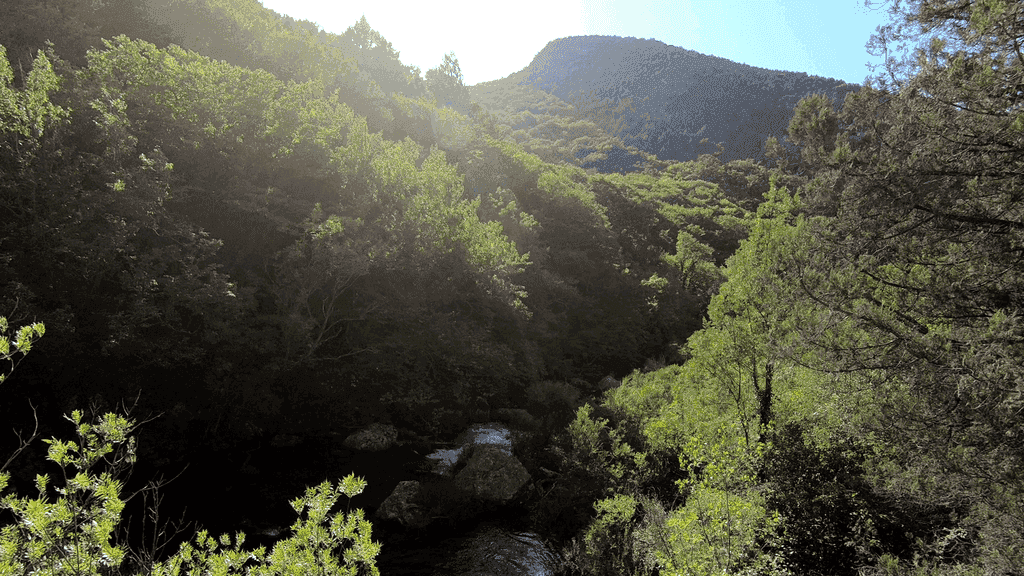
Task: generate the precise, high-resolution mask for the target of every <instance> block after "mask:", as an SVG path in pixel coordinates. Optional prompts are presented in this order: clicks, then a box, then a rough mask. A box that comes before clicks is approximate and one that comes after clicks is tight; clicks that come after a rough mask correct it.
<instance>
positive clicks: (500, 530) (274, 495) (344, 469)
mask: <svg viewBox="0 0 1024 576" xmlns="http://www.w3.org/2000/svg"><path fill="white" fill-rule="evenodd" d="M515 434H516V432H514V431H512V430H509V429H508V428H507V427H506V426H505V425H504V424H497V423H490V424H475V425H473V426H471V427H470V428H468V429H467V430H466V431H465V432H463V433H462V434H461V435H460V436H459V437H458V438H457V439H456V440H455V442H453V443H452V444H450V445H448V446H447V447H446V448H442V449H437V450H435V451H433V452H432V453H429V454H426V453H425V452H423V451H422V450H419V451H417V450H414V449H413V448H412V447H396V448H393V449H390V450H387V451H384V452H376V453H369V452H351V453H349V452H348V451H345V452H339V451H337V450H334V451H333V452H332V451H331V450H330V449H328V448H327V447H325V446H317V445H315V444H312V445H311V444H310V443H306V444H304V445H303V446H302V447H296V448H288V449H281V448H278V449H273V450H268V451H267V452H266V453H262V454H259V455H254V457H253V458H252V459H251V460H250V461H249V463H250V465H252V466H253V467H254V468H256V469H257V470H258V474H253V475H251V476H249V477H248V478H239V477H238V476H237V475H235V476H233V478H234V479H235V481H234V482H233V483H232V485H231V486H230V487H228V488H226V489H225V490H223V491H219V490H218V491H211V490H209V488H207V490H206V492H205V493H206V494H208V495H209V496H210V498H209V500H208V501H205V502H203V503H200V505H201V509H203V508H205V510H206V512H207V514H208V517H207V518H205V519H203V520H201V522H202V523H203V524H204V525H205V526H206V527H208V528H210V529H211V530H212V532H213V533H214V534H220V533H224V532H235V531H236V530H238V529H243V530H244V531H245V532H246V533H248V534H249V535H250V536H251V537H253V541H254V543H260V544H265V545H268V546H269V545H272V544H273V542H274V541H276V540H278V539H279V538H281V537H283V536H286V535H287V534H288V532H289V530H288V526H289V525H290V523H291V522H292V521H294V519H295V515H294V512H293V511H292V510H291V509H290V506H288V504H287V502H288V500H290V499H291V498H294V496H295V495H298V494H301V493H302V491H303V490H304V488H305V486H310V485H313V484H318V483H319V482H321V481H323V479H325V478H331V479H337V478H341V477H344V476H345V475H346V474H348V473H352V472H354V473H355V474H356V475H358V476H362V477H364V478H365V479H366V480H367V481H368V483H369V484H368V487H367V490H366V492H364V494H362V495H360V496H357V497H355V498H354V499H353V500H352V503H351V504H352V506H354V507H359V508H363V509H364V510H366V511H367V513H368V515H369V516H370V517H371V520H372V512H373V511H374V510H375V509H376V507H377V506H379V504H380V502H382V501H383V500H384V498H385V497H387V495H388V494H390V492H391V490H392V489H394V487H395V486H396V485H397V484H398V483H399V482H400V481H402V480H415V479H423V476H422V475H424V474H426V475H430V474H431V472H428V471H427V470H425V468H426V469H430V470H432V471H433V474H441V475H445V474H450V472H451V467H452V466H453V465H454V464H455V463H456V462H457V461H458V458H459V456H460V455H461V454H462V453H463V452H464V451H467V450H469V449H470V448H471V447H472V446H474V445H481V444H490V445H497V446H502V447H504V448H505V449H506V450H508V451H509V452H511V450H512V442H513V439H514V436H515ZM417 470H419V472H417ZM417 475H419V477H417ZM202 476H203V477H205V478H204V480H205V482H206V485H207V486H209V477H210V476H209V475H207V474H203V475H202ZM199 493H203V492H199ZM251 502H265V503H266V504H265V505H264V506H260V507H257V508H253V507H252V506H248V505H247V504H249V503H251ZM240 510H245V511H246V512H245V521H244V523H243V524H241V525H239V523H238V518H239V512H238V511H240ZM218 517H219V518H220V519H221V520H225V521H226V522H224V523H223V524H221V523H219V522H217V521H216V519H217V518H218ZM229 522H230V524H229ZM373 538H374V540H377V541H378V542H381V543H382V544H383V549H382V551H381V555H380V557H379V558H378V567H379V568H380V571H381V574H385V575H392V576H401V575H403V574H417V575H433V574H436V575H442V574H443V575H445V576H482V575H484V574H490V575H493V576H520V575H529V576H549V575H553V574H555V573H556V572H557V570H558V557H557V555H556V554H555V553H554V552H553V551H552V550H551V549H550V547H548V546H547V545H545V543H544V542H543V539H542V537H541V536H540V535H538V534H536V533H534V532H532V531H531V530H530V528H529V526H528V525H527V524H526V523H525V522H524V519H523V518H522V513H521V512H518V511H516V510H511V509H509V510H498V511H495V512H491V513H489V514H487V515H484V516H481V517H479V518H476V519H473V520H469V521H467V522H466V525H465V526H456V527H455V528H451V527H445V526H440V525H438V526H434V525H432V526H429V527H427V528H426V529H425V530H420V531H405V530H402V529H398V528H396V527H394V526H387V525H385V524H384V523H381V522H379V521H374V528H373Z"/></svg>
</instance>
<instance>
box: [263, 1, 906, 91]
mask: <svg viewBox="0 0 1024 576" xmlns="http://www.w3.org/2000/svg"><path fill="white" fill-rule="evenodd" d="M261 2H262V3H263V5H264V6H266V7H268V8H270V9H272V10H275V11H277V12H279V13H282V14H287V15H289V16H292V17H293V18H298V19H303V20H311V21H313V22H316V23H317V24H319V25H320V26H321V27H322V28H324V29H325V30H327V31H329V32H337V33H341V32H344V31H345V29H346V28H348V27H349V26H351V25H352V24H354V23H355V22H356V21H357V20H359V18H360V17H361V16H363V15H365V16H366V19H367V21H369V23H370V26H372V27H373V28H374V29H376V30H377V31H379V32H380V33H381V34H383V35H384V37H385V38H387V39H388V40H389V41H390V42H391V43H392V45H394V47H395V49H397V50H398V51H399V52H400V53H401V58H402V61H403V62H405V63H407V64H410V65H415V66H419V67H420V68H421V69H422V70H423V71H424V72H426V70H427V69H429V68H432V67H435V66H437V65H438V64H440V63H441V60H442V58H443V57H444V54H445V53H447V52H449V51H454V52H455V55H456V56H457V57H458V59H459V64H460V65H461V67H462V72H463V75H464V76H465V79H466V83H467V84H476V83H478V82H484V81H487V80H496V79H498V78H502V77H504V76H508V75H509V74H511V73H513V72H516V71H518V70H520V69H522V68H523V67H525V66H527V65H528V64H529V63H530V61H531V60H533V57H534V55H536V54H537V52H539V51H540V50H541V49H542V48H543V47H544V46H545V45H546V44H547V43H548V42H549V41H550V40H554V39H555V38H561V37H565V36H580V35H586V34H605V35H612V36H634V37H637V38H653V39H655V40H660V41H662V42H665V43H666V44H671V45H673V46H680V47H682V48H687V49H690V50H695V51H697V52H701V53H704V54H711V55H714V56H721V57H722V58H728V59H729V60H733V61H736V62H742V63H744V64H750V65H752V66H760V67H762V68H770V69H774V70H787V71H793V72H806V73H808V74H814V75H818V76H827V77H832V78H839V79H841V80H845V81H847V82H851V83H856V84H859V83H861V82H863V81H864V78H865V77H866V76H867V75H868V74H869V70H868V68H867V67H866V63H867V62H868V61H872V62H874V61H876V60H875V59H873V58H872V57H871V56H870V55H869V54H868V53H867V51H866V50H865V48H864V44H865V43H866V42H867V41H868V38H869V37H870V36H871V33H872V32H873V31H874V30H875V27H876V26H878V25H879V24H883V23H885V22H887V15H886V14H885V12H884V10H882V9H880V8H876V9H868V8H866V7H865V6H864V0H742V1H740V0H655V1H646V2H638V1H637V0H512V1H508V0H504V1H502V0H498V1H497V2H493V3H483V2H480V1H479V0H445V1H444V2H431V1H429V0H414V1H410V0H391V1H388V0H375V1H367V2H352V1H348V0H328V1H323V0H261Z"/></svg>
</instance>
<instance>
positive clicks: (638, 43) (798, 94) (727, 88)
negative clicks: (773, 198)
mask: <svg viewBox="0 0 1024 576" xmlns="http://www.w3.org/2000/svg"><path fill="white" fill-rule="evenodd" d="M514 86H520V87H522V86H528V87H530V88H532V89H535V90H540V91H543V92H546V93H548V94H551V95H553V96H555V97H557V98H559V99H561V100H563V101H565V102H567V103H570V104H571V105H573V106H575V107H576V109H577V110H578V111H579V112H580V113H581V114H584V115H587V114H593V113H596V112H599V111H600V110H604V109H607V108H608V106H609V105H613V106H614V105H620V104H625V106H623V108H624V109H623V111H622V114H621V116H620V118H619V119H621V120H622V121H623V123H624V127H623V128H624V129H623V130H622V131H621V132H620V133H618V134H615V135H616V136H619V137H620V138H621V139H622V141H623V143H624V144H626V145H627V146H635V147H636V148H637V149H639V150H641V151H643V152H646V153H648V154H654V155H657V156H658V157H659V158H660V159H663V160H690V159H693V158H696V157H697V156H699V155H700V154H702V153H714V152H715V151H716V143H721V145H722V150H721V156H722V158H723V159H724V160H736V159H741V158H753V159H755V160H760V159H763V158H764V143H765V141H766V140H767V139H768V138H769V137H775V138H777V139H778V140H779V141H784V138H785V135H786V131H787V129H788V126H789V120H790V119H791V118H792V114H793V108H794V107H795V106H796V104H797V102H799V100H800V99H801V98H803V97H804V96H807V95H808V94H812V93H823V94H825V95H827V96H829V97H830V98H832V100H833V101H834V102H836V103H839V102H841V101H842V99H843V98H844V97H845V96H846V94H848V93H850V92H853V91H856V90H857V89H859V86H858V85H854V84H848V83H846V82H844V81H843V80H840V79H836V78H824V77H820V76H812V75H809V74H807V73H804V72H787V71H779V70H770V69H766V68H759V67H756V66H750V65H748V64H741V63H737V62H733V61H731V60H728V59H726V58H722V57H719V56H713V55H707V54H702V53H699V52H696V51H693V50H689V49H686V48H681V47H678V46H671V45H669V44H666V43H664V42H661V41H659V40H655V39H639V38H632V37H619V36H599V35H589V36H570V37H564V38H558V39H555V40H552V41H551V42H548V44H547V45H546V46H545V47H544V48H543V49H542V50H541V51H540V52H538V53H537V55H536V56H535V57H534V59H533V60H532V61H531V62H530V64H529V65H528V66H526V67H525V68H523V69H521V70H519V71H517V72H514V73H513V74H510V75H509V76H506V77H505V78H502V79H499V80H493V81H490V82H484V83H480V84H477V85H474V86H473V87H471V90H472V91H473V95H474V97H476V98H478V99H479V100H480V101H481V103H483V104H484V105H485V107H488V106H487V104H488V102H487V101H488V100H489V101H490V102H489V103H490V104H491V106H489V109H491V110H492V111H494V110H495V108H494V97H495V96H496V95H497V93H498V92H500V91H502V90H511V89H513V87H514ZM504 111H505V112H510V113H515V112H517V110H508V109H506V110H504ZM705 138H707V142H702V140H704V139H705ZM794 150H795V149H794ZM631 160H633V158H629V159H626V160H622V159H620V160H619V161H618V162H616V160H614V159H610V160H605V161H603V162H602V163H599V164H597V165H595V166H594V167H595V168H596V169H597V170H598V171H602V172H603V171H623V170H628V169H630V166H629V165H628V164H623V162H629V163H630V164H631V163H632V162H631Z"/></svg>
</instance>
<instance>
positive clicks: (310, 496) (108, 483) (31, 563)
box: [0, 411, 380, 575]
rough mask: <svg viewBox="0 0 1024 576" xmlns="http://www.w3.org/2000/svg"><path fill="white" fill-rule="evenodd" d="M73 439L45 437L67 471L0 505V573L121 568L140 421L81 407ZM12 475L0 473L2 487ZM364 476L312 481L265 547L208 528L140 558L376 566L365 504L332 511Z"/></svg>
mask: <svg viewBox="0 0 1024 576" xmlns="http://www.w3.org/2000/svg"><path fill="white" fill-rule="evenodd" d="M67 419H68V420H69V421H71V422H72V423H73V424H74V425H75V428H76V431H77V436H78V438H77V440H76V441H62V440H58V439H52V440H48V441H47V443H48V444H49V449H48V451H47V460H49V461H50V462H53V463H54V464H56V465H58V466H59V467H60V469H61V475H62V478H61V483H60V484H59V485H56V486H54V485H53V483H52V480H51V478H50V477H49V476H48V475H39V476H37V477H36V489H37V490H38V492H39V495H38V496H37V497H35V498H28V497H19V496H16V495H14V494H6V495H5V496H3V498H2V499H0V507H2V508H3V509H4V510H6V511H8V512H9V513H10V514H11V515H12V517H13V521H12V522H10V523H9V524H7V525H4V526H3V527H2V528H0V571H2V572H3V573H5V574H22V573H37V572H39V573H46V574H76V575H91V574H108V573H117V571H118V570H119V569H120V568H121V565H122V563H123V561H124V559H125V557H126V553H127V550H126V549H125V547H124V546H123V545H121V544H118V543H117V542H116V537H115V536H116V534H117V530H118V524H119V522H120V519H121V512H122V510H123V509H124V501H123V500H121V497H120V492H121V489H122V482H121V481H120V480H119V478H120V477H123V476H124V475H125V473H126V472H127V471H128V470H129V469H130V468H131V467H132V465H133V464H134V463H135V453H136V445H135V438H134V437H133V436H131V433H132V431H133V429H134V427H135V424H134V423H133V422H132V421H130V420H128V419H126V418H124V417H121V416H117V415H114V414H106V415H104V416H102V417H100V418H98V419H97V421H96V422H95V423H93V424H89V423H86V422H85V421H84V420H83V417H82V413H81V412H78V411H75V412H73V413H72V414H71V415H70V416H69V417H68V418H67ZM8 482H9V476H8V475H7V474H0V490H3V489H4V488H6V487H7V484H8ZM365 486H366V483H365V482H364V481H363V480H361V479H359V478H356V477H355V476H354V475H349V476H347V477H345V478H344V479H342V480H341V481H340V482H339V483H338V484H337V485H333V484H332V483H330V482H324V483H323V484H321V485H319V486H316V487H312V488H309V489H307V491H306V494H305V496H303V497H300V498H297V499H296V500H294V501H293V502H292V503H291V504H292V507H293V508H294V509H295V511H296V513H298V514H299V519H298V520H297V521H296V522H295V524H294V525H293V526H292V532H293V533H292V535H291V536H290V537H288V538H286V539H284V540H281V541H279V542H278V543H276V544H275V545H274V547H273V549H272V550H271V551H270V552H269V553H268V552H267V551H266V550H265V549H264V548H258V549H256V550H246V549H243V548H242V545H243V544H244V542H245V535H244V534H241V533H239V534H238V535H237V536H236V537H235V539H234V543H232V540H231V538H230V537H228V536H226V535H225V536H222V537H220V538H219V539H216V540H215V539H214V538H212V537H211V536H209V535H208V534H207V533H206V532H205V531H202V532H200V533H199V534H198V535H197V537H196V543H195V544H191V543H187V542H186V543H184V544H182V546H181V548H180V549H179V550H178V551H177V552H176V553H175V554H174V555H173V556H171V557H170V558H169V559H167V560H165V561H162V562H157V563H156V564H154V565H152V566H138V567H137V568H139V569H141V570H143V571H144V572H145V573H147V574H162V575H174V574H185V573H187V574H194V573H198V572H202V573H215V574H266V575H270V574H324V575H327V574H338V575H342V574H344V575H357V574H374V575H376V574H378V573H379V572H378V571H377V568H376V565H375V558H376V557H377V555H378V554H379V552H380V544H379V543H377V542H374V541H372V540H371V530H372V526H371V525H370V523H369V522H368V521H367V520H366V519H365V518H364V516H363V512H362V510H358V509H357V510H355V511H351V512H337V513H335V514H333V515H332V514H330V511H331V509H332V508H334V506H335V505H336V504H337V502H338V499H339V498H340V497H341V496H345V497H347V498H352V497H354V496H356V495H357V494H359V493H360V492H362V490H363V489H364V488H365Z"/></svg>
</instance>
